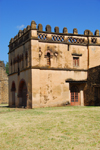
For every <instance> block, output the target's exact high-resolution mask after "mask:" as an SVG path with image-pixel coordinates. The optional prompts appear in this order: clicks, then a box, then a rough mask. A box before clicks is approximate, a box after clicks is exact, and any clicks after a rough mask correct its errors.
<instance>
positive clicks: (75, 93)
mask: <svg viewBox="0 0 100 150" xmlns="http://www.w3.org/2000/svg"><path fill="white" fill-rule="evenodd" d="M71 105H73V106H75V105H79V90H78V88H77V86H72V87H71Z"/></svg>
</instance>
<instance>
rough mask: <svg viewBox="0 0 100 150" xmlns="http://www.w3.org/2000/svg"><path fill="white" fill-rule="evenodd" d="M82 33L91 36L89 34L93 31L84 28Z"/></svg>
mask: <svg viewBox="0 0 100 150" xmlns="http://www.w3.org/2000/svg"><path fill="white" fill-rule="evenodd" d="M84 35H86V36H87V35H88V36H91V35H93V33H92V32H91V31H90V30H85V31H84Z"/></svg>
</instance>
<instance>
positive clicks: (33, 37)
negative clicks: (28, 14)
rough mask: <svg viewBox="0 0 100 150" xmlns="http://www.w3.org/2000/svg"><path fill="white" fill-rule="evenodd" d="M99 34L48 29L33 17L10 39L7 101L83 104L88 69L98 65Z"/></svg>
mask: <svg viewBox="0 0 100 150" xmlns="http://www.w3.org/2000/svg"><path fill="white" fill-rule="evenodd" d="M99 50H100V36H99V31H98V30H96V31H95V34H94V35H93V33H92V32H91V31H90V30H85V31H84V34H78V30H77V29H76V28H74V29H73V33H68V30H67V28H66V27H64V28H63V33H59V27H57V26H56V27H55V28H54V32H52V31H51V26H50V25H47V26H46V28H45V31H43V27H42V24H39V25H38V26H37V27H36V23H35V21H32V22H31V25H30V26H29V25H28V26H27V28H25V29H24V30H23V31H22V30H20V31H19V32H18V34H17V35H16V36H15V37H14V38H11V40H10V42H9V63H10V64H9V105H10V106H16V107H22V106H24V107H27V108H36V107H49V106H61V105H66V104H68V103H70V104H71V105H81V106H84V104H85V102H86V101H87V97H86V95H85V91H86V88H88V87H87V78H88V70H89V69H90V68H93V67H96V66H98V65H100V51H99Z"/></svg>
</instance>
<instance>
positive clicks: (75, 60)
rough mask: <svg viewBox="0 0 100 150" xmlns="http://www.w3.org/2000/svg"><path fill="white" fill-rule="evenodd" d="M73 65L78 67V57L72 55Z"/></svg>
mask: <svg viewBox="0 0 100 150" xmlns="http://www.w3.org/2000/svg"><path fill="white" fill-rule="evenodd" d="M73 66H74V67H78V66H79V57H73Z"/></svg>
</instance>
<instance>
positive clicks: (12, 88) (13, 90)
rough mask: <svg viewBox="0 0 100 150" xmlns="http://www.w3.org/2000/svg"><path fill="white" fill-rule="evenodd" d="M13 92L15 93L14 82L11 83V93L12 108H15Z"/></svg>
mask: <svg viewBox="0 0 100 150" xmlns="http://www.w3.org/2000/svg"><path fill="white" fill-rule="evenodd" d="M15 91H16V86H15V82H14V81H13V82H12V86H11V92H12V106H15Z"/></svg>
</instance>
